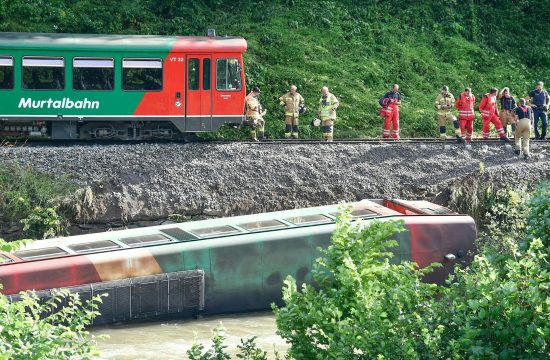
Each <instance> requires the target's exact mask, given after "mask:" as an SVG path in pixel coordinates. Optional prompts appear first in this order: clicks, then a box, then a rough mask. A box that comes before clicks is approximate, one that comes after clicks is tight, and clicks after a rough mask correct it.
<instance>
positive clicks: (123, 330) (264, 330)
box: [91, 312, 288, 360]
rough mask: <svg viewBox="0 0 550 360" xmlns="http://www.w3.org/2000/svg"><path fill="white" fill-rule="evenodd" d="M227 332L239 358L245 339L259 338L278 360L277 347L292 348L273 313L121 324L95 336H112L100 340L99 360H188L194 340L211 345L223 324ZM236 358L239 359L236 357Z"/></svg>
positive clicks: (231, 348) (95, 331)
mask: <svg viewBox="0 0 550 360" xmlns="http://www.w3.org/2000/svg"><path fill="white" fill-rule="evenodd" d="M220 322H221V323H222V324H223V327H224V328H225V329H226V332H225V333H226V337H227V338H226V341H225V344H226V345H228V348H227V352H228V353H230V354H231V355H235V354H236V353H237V352H238V349H237V345H239V344H240V339H241V338H248V337H252V336H257V337H258V339H257V340H256V343H257V344H258V345H259V346H260V347H261V348H262V349H263V350H266V351H267V352H268V355H269V358H270V359H273V358H274V351H273V349H274V347H276V348H277V349H278V350H279V352H280V353H281V354H284V352H285V350H286V349H287V348H288V345H287V344H286V343H285V342H284V340H283V339H281V338H280V337H279V336H278V335H276V334H275V331H276V330H277V327H276V325H275V315H273V313H272V312H260V313H248V314H239V315H223V316H213V317H206V318H202V319H199V320H173V321H164V322H147V323H139V324H120V325H109V326H103V327H98V328H94V329H93V330H92V331H91V333H92V335H94V336H98V335H108V336H109V338H108V339H104V340H98V348H99V351H100V357H99V359H104V360H106V359H117V360H130V359H131V360H135V359H144V360H145V359H146V360H148V359H163V360H165V359H166V360H168V359H186V358H187V356H186V354H185V352H186V351H187V350H188V349H189V348H190V347H191V345H192V344H193V339H194V338H195V336H196V338H197V339H198V341H199V342H200V343H202V344H204V345H205V348H206V349H208V348H209V347H210V344H211V340H210V339H211V338H212V329H214V328H215V327H216V326H218V325H219V324H220ZM233 358H235V357H234V356H233Z"/></svg>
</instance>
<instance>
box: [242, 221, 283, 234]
mask: <svg viewBox="0 0 550 360" xmlns="http://www.w3.org/2000/svg"><path fill="white" fill-rule="evenodd" d="M239 226H240V227H242V228H243V229H246V230H248V231H262V230H275V229H282V228H285V227H288V226H287V225H286V224H283V223H282V222H280V221H277V220H262V221H254V222H249V223H245V224H239Z"/></svg>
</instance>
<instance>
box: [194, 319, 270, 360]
mask: <svg viewBox="0 0 550 360" xmlns="http://www.w3.org/2000/svg"><path fill="white" fill-rule="evenodd" d="M225 339H226V337H225V328H224V327H223V325H222V324H221V323H220V324H219V325H218V326H217V327H216V328H215V329H214V330H212V346H211V347H210V348H209V349H208V350H205V347H204V345H202V344H201V343H199V342H198V341H197V340H196V339H195V341H194V343H193V345H192V346H191V348H190V349H189V350H187V351H186V355H187V358H188V359H189V360H225V359H231V356H230V355H229V353H228V352H227V350H226V349H227V345H225V344H224V341H225ZM237 348H238V349H239V353H238V354H237V358H238V359H245V360H267V353H266V352H265V351H263V350H261V349H260V348H258V346H257V345H256V337H255V336H253V337H251V338H248V339H246V340H245V339H241V343H240V344H239V345H237ZM275 358H276V359H279V355H278V353H277V352H275Z"/></svg>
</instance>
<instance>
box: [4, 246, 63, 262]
mask: <svg viewBox="0 0 550 360" xmlns="http://www.w3.org/2000/svg"><path fill="white" fill-rule="evenodd" d="M14 254H15V256H17V257H18V258H20V259H21V260H38V259H46V258H52V257H57V256H63V255H69V253H68V252H66V251H65V250H62V249H60V248H58V247H49V248H43V249H32V250H21V251H16V252H14Z"/></svg>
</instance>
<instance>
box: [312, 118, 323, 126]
mask: <svg viewBox="0 0 550 360" xmlns="http://www.w3.org/2000/svg"><path fill="white" fill-rule="evenodd" d="M320 125H321V119H319V118H315V119H313V126H320Z"/></svg>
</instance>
